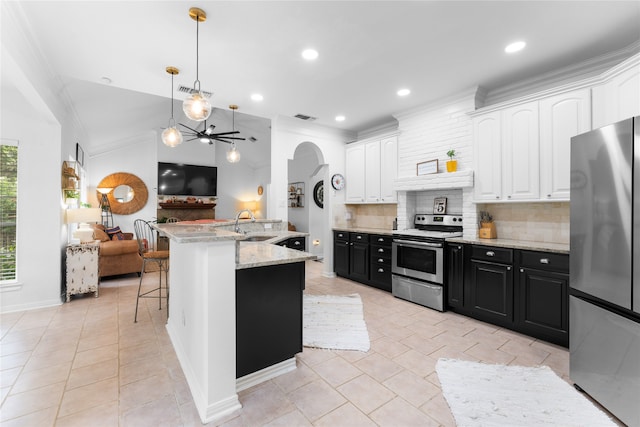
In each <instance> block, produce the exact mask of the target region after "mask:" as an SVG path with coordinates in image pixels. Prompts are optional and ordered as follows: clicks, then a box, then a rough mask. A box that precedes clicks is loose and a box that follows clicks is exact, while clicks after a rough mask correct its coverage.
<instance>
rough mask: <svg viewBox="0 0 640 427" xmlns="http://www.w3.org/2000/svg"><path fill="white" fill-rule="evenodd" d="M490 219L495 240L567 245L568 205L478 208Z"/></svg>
mask: <svg viewBox="0 0 640 427" xmlns="http://www.w3.org/2000/svg"><path fill="white" fill-rule="evenodd" d="M477 207H478V212H479V211H487V212H489V213H490V214H491V215H492V216H493V220H494V222H495V224H496V229H497V231H498V238H499V239H515V240H525V241H529V242H548V243H564V244H568V243H569V222H570V218H569V202H555V203H502V204H500V203H496V204H493V203H492V204H488V203H487V204H478V205H477Z"/></svg>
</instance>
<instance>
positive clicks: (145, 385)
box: [0, 261, 569, 427]
mask: <svg viewBox="0 0 640 427" xmlns="http://www.w3.org/2000/svg"><path fill="white" fill-rule="evenodd" d="M321 267H322V264H321V263H318V262H314V261H309V262H307V290H306V292H308V293H313V294H333V295H345V294H350V293H358V294H360V296H361V297H362V299H363V302H364V311H365V320H366V323H367V326H368V330H369V335H370V338H371V350H370V351H369V352H367V353H363V352H354V351H329V350H318V349H308V348H305V349H304V351H303V352H302V353H301V354H299V355H298V356H297V364H298V369H297V370H295V371H293V372H291V373H288V374H285V375H282V376H280V377H278V378H275V379H273V380H270V381H267V382H265V383H263V384H260V385H258V386H255V387H253V388H250V389H248V390H245V391H243V392H241V393H240V402H241V403H242V405H243V408H242V409H241V410H240V411H238V412H237V413H235V414H233V415H232V416H229V417H227V418H226V419H224V420H221V421H220V422H218V423H210V425H224V426H262V425H268V426H376V425H379V426H414V425H415V426H431V425H434V426H437V425H442V426H453V425H455V423H454V420H453V418H452V415H451V412H450V411H449V408H448V406H447V404H446V402H445V400H444V398H443V396H442V393H441V390H440V386H439V383H438V378H437V375H436V373H435V370H434V369H435V363H436V361H437V360H438V358H440V357H454V358H461V359H466V360H476V361H484V362H490V363H506V364H518V365H525V366H535V365H540V364H542V365H547V366H549V367H551V368H552V369H553V370H554V371H555V372H556V373H557V374H559V375H560V376H562V377H563V378H565V379H568V368H569V356H568V352H567V350H566V349H564V348H561V347H558V346H555V345H551V344H548V343H545V342H543V341H538V340H535V339H531V338H529V337H527V336H524V335H520V334H517V333H514V332H511V331H508V330H505V329H501V328H498V327H495V326H492V325H489V324H486V323H482V322H478V321H475V320H473V319H470V318H467V317H464V316H460V315H457V314H454V313H451V312H447V313H439V312H436V311H433V310H430V309H427V308H424V307H421V306H418V305H415V304H412V303H409V302H406V301H402V300H399V299H396V298H393V297H392V296H391V295H390V294H389V293H387V292H383V291H380V290H377V289H375V288H370V287H367V286H364V285H361V284H358V283H355V282H352V281H349V280H345V279H342V278H335V279H327V278H324V277H322V276H321ZM156 274H157V273H150V274H147V275H146V277H145V283H151V282H152V281H155V280H157V276H156ZM137 282H138V279H137V277H136V276H135V275H132V276H126V277H122V278H116V279H107V280H104V281H103V282H102V284H101V290H100V297H99V298H94V297H93V296H91V295H88V296H85V297H79V298H74V299H73V300H72V301H71V302H70V303H68V304H63V305H61V306H58V307H53V308H47V309H39V310H32V311H25V312H19V313H8V314H2V315H1V317H0V320H1V323H0V333H1V340H0V391H1V396H0V398H1V399H2V406H1V407H0V424H1V425H2V426H3V427H13V426H30V427H31V426H53V425H55V426H60V427H62V426H65V427H66V426H83V427H86V426H92V427H93V426H136V427H139V426H197V425H201V423H200V420H199V418H198V415H197V412H196V410H195V406H194V404H193V400H192V398H191V394H190V392H189V388H188V386H187V383H186V380H185V377H184V375H183V373H182V370H181V368H180V365H179V363H178V361H177V358H176V355H175V353H174V351H173V347H172V346H171V343H170V341H169V338H168V335H167V333H166V329H165V320H166V318H165V316H166V310H165V309H164V308H163V309H162V310H158V309H157V301H156V300H146V301H144V303H145V304H143V305H142V309H141V313H140V314H139V321H138V323H133V313H134V308H135V294H136V291H137Z"/></svg>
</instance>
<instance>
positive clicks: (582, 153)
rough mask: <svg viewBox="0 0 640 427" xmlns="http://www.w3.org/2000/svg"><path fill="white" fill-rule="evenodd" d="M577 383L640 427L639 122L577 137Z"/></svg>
mask: <svg viewBox="0 0 640 427" xmlns="http://www.w3.org/2000/svg"><path fill="white" fill-rule="evenodd" d="M570 235H571V255H570V265H571V271H570V291H569V348H570V351H571V356H570V367H569V369H570V376H571V380H572V381H573V382H574V383H575V385H576V386H577V387H578V388H581V389H582V390H584V391H585V392H586V393H587V394H589V395H590V396H591V397H593V398H594V399H595V400H597V401H598V402H599V403H600V404H602V405H603V406H604V407H605V408H607V409H608V410H609V411H610V412H611V413H613V414H614V415H615V416H616V417H617V418H619V419H620V420H621V421H623V422H624V423H625V424H627V425H629V426H640V116H639V117H635V118H631V119H628V120H623V121H621V122H618V123H615V124H612V125H609V126H605V127H603V128H600V129H597V130H593V131H591V132H587V133H584V134H581V135H578V136H576V137H573V138H571V231H570Z"/></svg>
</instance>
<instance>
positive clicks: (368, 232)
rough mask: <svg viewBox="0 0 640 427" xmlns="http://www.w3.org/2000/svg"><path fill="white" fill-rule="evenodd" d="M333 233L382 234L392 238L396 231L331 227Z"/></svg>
mask: <svg viewBox="0 0 640 427" xmlns="http://www.w3.org/2000/svg"><path fill="white" fill-rule="evenodd" d="M333 230H335V231H348V232H351V233H367V234H383V235H385V236H392V235H393V232H394V231H396V230H391V229H386V228H366V227H333Z"/></svg>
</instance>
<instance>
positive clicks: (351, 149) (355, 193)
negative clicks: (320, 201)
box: [345, 143, 366, 203]
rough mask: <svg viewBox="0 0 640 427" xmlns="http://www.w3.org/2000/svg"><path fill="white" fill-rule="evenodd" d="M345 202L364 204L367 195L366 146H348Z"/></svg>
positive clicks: (354, 144)
mask: <svg viewBox="0 0 640 427" xmlns="http://www.w3.org/2000/svg"><path fill="white" fill-rule="evenodd" d="M345 154H346V176H345V184H346V185H345V191H346V195H345V201H346V202H347V203H363V202H364V197H365V196H364V195H365V190H364V189H365V182H366V181H365V151H364V144H358V143H353V144H350V145H348V146H347V149H346V150H345Z"/></svg>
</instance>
